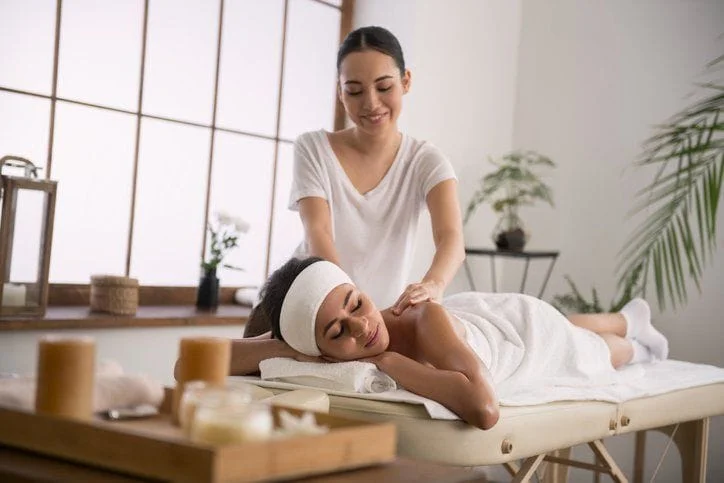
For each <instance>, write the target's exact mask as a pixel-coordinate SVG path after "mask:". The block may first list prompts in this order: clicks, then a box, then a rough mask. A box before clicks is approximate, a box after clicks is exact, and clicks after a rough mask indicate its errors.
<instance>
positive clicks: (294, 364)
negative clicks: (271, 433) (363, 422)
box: [259, 357, 397, 393]
mask: <svg viewBox="0 0 724 483" xmlns="http://www.w3.org/2000/svg"><path fill="white" fill-rule="evenodd" d="M259 370H260V372H261V378H262V379H264V380H274V381H281V382H290V383H293V384H301V385H304V386H312V387H318V388H322V389H330V390H335V391H346V392H358V393H378V392H386V391H394V390H396V389H397V384H396V383H395V380H394V379H392V378H391V377H390V376H388V375H387V374H385V373H384V372H382V371H380V370H379V369H377V366H375V365H374V364H372V363H371V362H360V361H350V362H329V363H326V362H322V363H318V362H299V361H296V360H294V359H290V358H286V357H275V358H273V359H266V360H264V361H262V362H260V363H259Z"/></svg>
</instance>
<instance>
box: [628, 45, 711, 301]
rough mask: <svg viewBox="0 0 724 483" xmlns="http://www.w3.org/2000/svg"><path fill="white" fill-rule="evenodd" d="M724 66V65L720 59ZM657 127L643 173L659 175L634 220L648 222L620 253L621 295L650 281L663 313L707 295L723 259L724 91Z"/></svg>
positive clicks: (640, 162)
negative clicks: (706, 284) (707, 273)
mask: <svg viewBox="0 0 724 483" xmlns="http://www.w3.org/2000/svg"><path fill="white" fill-rule="evenodd" d="M721 60H724V57H722V58H721ZM704 87H705V88H706V89H708V90H710V91H711V92H713V94H711V95H709V96H707V97H705V98H703V99H701V100H699V101H697V102H695V103H694V104H693V105H691V106H689V107H688V108H686V109H684V110H682V111H681V112H680V113H678V114H676V115H675V116H673V117H672V118H671V119H670V120H669V121H667V122H666V123H665V124H663V125H660V126H658V127H657V128H656V129H657V132H656V133H655V134H654V135H653V136H651V137H650V138H649V139H648V140H647V141H646V143H645V144H644V150H643V154H642V156H641V158H640V159H639V160H638V161H637V162H636V163H635V165H636V166H638V167H640V168H655V175H654V178H653V181H652V182H651V183H650V184H649V185H648V186H646V187H645V188H644V189H643V190H641V191H639V192H638V193H637V194H636V203H635V204H634V207H633V209H632V210H631V211H630V213H629V216H634V215H640V214H646V218H645V220H644V221H643V222H642V223H641V224H640V225H639V227H638V228H636V229H635V230H634V231H633V232H632V233H631V235H630V236H629V238H628V241H627V243H626V244H625V245H624V248H623V249H622V250H621V251H620V252H619V264H618V267H617V271H618V274H619V277H618V285H619V287H626V286H627V284H628V285H629V286H630V281H631V280H632V277H633V275H635V274H637V273H638V274H640V276H641V290H642V291H645V288H646V286H647V283H646V282H647V280H648V279H649V278H650V279H651V280H652V282H653V286H654V288H655V291H656V297H657V299H658V303H659V306H660V308H662V309H665V308H666V306H667V305H670V306H671V307H673V308H676V307H677V306H679V305H682V304H684V303H686V301H687V299H688V290H687V284H688V283H689V282H691V283H693V284H694V285H695V286H696V288H697V290H700V288H701V277H702V274H703V269H704V267H705V266H706V264H707V263H708V262H709V261H710V260H711V258H712V255H713V253H714V252H715V251H716V248H717V247H716V219H717V213H718V208H719V202H720V201H721V198H722V194H723V193H724V192H723V191H722V184H723V182H724V124H722V122H721V121H720V119H721V112H722V108H724V92H722V91H723V90H724V86H722V85H718V84H706V85H705V86H704Z"/></svg>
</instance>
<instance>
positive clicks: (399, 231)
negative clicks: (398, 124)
mask: <svg viewBox="0 0 724 483" xmlns="http://www.w3.org/2000/svg"><path fill="white" fill-rule="evenodd" d="M447 179H457V178H456V177H455V171H454V170H453V167H452V165H451V164H450V161H448V159H447V158H446V157H445V156H443V154H442V153H441V152H440V150H439V149H437V148H436V147H435V146H433V145H432V144H430V143H428V142H425V141H418V140H417V139H414V138H412V137H410V136H407V135H405V134H403V135H402V143H401V144H400V148H399V150H398V152H397V157H396V158H395V160H394V162H393V163H392V166H391V167H390V169H389V170H388V171H387V173H386V174H385V176H384V178H382V180H381V181H380V183H379V184H378V185H377V186H376V187H374V188H373V189H372V190H370V191H368V192H367V193H365V194H361V193H360V192H359V191H357V189H356V188H355V187H354V185H353V184H352V182H351V181H350V179H349V178H348V177H347V174H346V173H345V171H344V169H343V168H342V165H341V164H340V163H339V161H338V160H337V157H336V155H335V154H334V151H333V150H332V146H331V144H330V143H329V138H328V137H327V133H326V132H325V131H323V130H321V131H314V132H308V133H305V134H302V135H301V136H299V138H297V140H296V142H295V144H294V179H293V181H292V191H291V196H290V199H289V208H290V209H292V210H295V211H298V210H299V200H301V199H302V198H307V197H318V198H323V199H325V200H327V202H328V203H329V207H330V211H331V217H332V230H333V236H334V244H335V247H336V248H337V254H338V255H339V262H340V265H341V267H342V269H343V270H344V271H346V272H347V274H349V276H350V277H351V278H352V280H353V281H354V282H355V284H356V285H357V287H358V288H359V289H360V290H362V291H363V292H365V293H366V294H368V295H369V296H370V297H372V300H373V301H374V302H375V304H376V305H377V306H378V308H380V309H384V308H387V307H389V306H391V305H392V304H393V303H395V301H396V300H397V297H399V296H400V294H401V293H402V291H403V290H404V288H405V286H406V284H407V282H408V276H409V274H410V269H411V266H412V257H413V254H414V250H415V237H416V235H417V224H418V221H419V218H420V213H421V212H422V211H423V210H424V209H425V208H426V203H425V199H426V197H427V194H428V193H429V192H430V190H431V189H432V188H434V187H435V186H436V185H437V184H438V183H440V182H442V181H445V180H447ZM308 253H309V250H308V247H307V246H306V243H305V242H302V244H301V245H300V246H299V248H298V249H297V251H296V253H295V256H298V257H304V256H307V255H308Z"/></svg>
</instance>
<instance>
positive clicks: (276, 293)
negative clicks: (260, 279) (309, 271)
mask: <svg viewBox="0 0 724 483" xmlns="http://www.w3.org/2000/svg"><path fill="white" fill-rule="evenodd" d="M319 261H322V259H321V258H319V257H309V258H303V259H300V258H292V259H291V260H289V261H288V262H286V263H285V264H284V265H282V266H281V267H279V268H278V269H277V270H275V271H274V273H272V274H271V275H270V276H269V279H268V280H267V281H266V283H265V284H264V287H262V289H261V293H260V301H259V303H258V304H257V305H256V306H255V307H254V308H253V309H252V311H251V314H249V320H248V321H247V323H246V327H244V337H255V336H257V335H261V334H263V333H265V332H267V331H269V330H271V333H272V337H274V338H275V339H279V340H284V338H283V337H282V333H281V329H280V328H279V319H280V318H281V313H282V303H283V302H284V297H286V296H287V292H289V288H290V287H291V286H292V282H294V280H295V279H296V278H297V276H299V274H300V273H302V270H304V269H305V268H307V267H308V266H309V265H311V264H313V263H316V262H319Z"/></svg>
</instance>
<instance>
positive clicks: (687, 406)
mask: <svg viewBox="0 0 724 483" xmlns="http://www.w3.org/2000/svg"><path fill="white" fill-rule="evenodd" d="M244 379H245V380H247V381H248V382H252V383H254V384H258V385H261V386H264V387H266V388H267V389H270V390H271V391H273V392H274V393H277V394H280V393H283V392H285V391H288V390H290V389H297V388H298V387H295V386H296V385H294V384H288V383H283V382H282V383H280V382H274V381H262V380H260V379H258V378H256V379H255V378H248V377H245V378H244ZM328 392H330V391H328ZM328 396H329V402H330V413H331V414H334V415H339V416H344V417H349V418H358V419H364V420H371V421H392V422H394V423H395V425H396V426H397V429H398V454H400V455H402V456H406V457H410V458H415V459H422V460H427V461H431V462H436V463H443V464H450V465H457V466H471V467H472V466H488V465H497V464H502V465H504V466H505V468H506V469H507V470H508V471H509V472H510V473H511V475H513V477H514V478H513V481H529V480H530V478H531V477H532V476H533V475H534V472H535V471H536V470H537V469H538V468H539V466H540V465H541V463H542V462H543V461H548V462H549V463H555V464H549V465H547V467H546V481H565V479H566V477H567V467H569V466H570V467H578V468H584V469H589V470H593V471H595V472H597V473H605V474H609V475H610V476H611V477H612V478H613V480H614V481H619V482H625V481H628V480H627V478H626V476H625V475H624V474H623V472H622V471H621V469H620V468H619V467H618V465H617V464H616V462H615V461H614V459H613V458H612V457H611V455H610V453H609V452H608V451H607V450H606V447H605V446H604V444H603V440H604V439H605V438H608V437H610V436H615V435H620V434H627V433H637V438H636V454H635V461H634V478H633V481H635V482H640V481H642V468H643V455H644V452H643V449H644V445H645V431H646V430H658V431H662V432H664V433H666V434H669V435H673V438H672V440H673V442H674V444H675V445H676V446H677V447H678V449H679V453H680V455H681V460H682V464H681V468H682V474H683V481H685V482H704V481H705V478H706V459H707V441H708V429H709V418H710V417H712V416H716V415H722V414H724V382H718V383H715V384H706V385H702V386H696V387H690V388H687V389H681V390H676V391H672V392H667V393H665V394H659V395H655V396H650V397H643V398H638V399H633V400H628V401H624V402H618V403H614V402H601V401H563V402H552V403H547V404H538V405H531V406H501V409H500V419H499V421H498V423H497V424H496V425H495V426H494V427H493V428H492V429H490V430H487V431H482V430H480V429H477V428H474V427H472V426H469V425H467V424H465V423H463V422H461V421H460V420H443V419H432V418H430V416H429V415H428V413H427V411H426V410H425V408H424V406H421V405H417V404H408V403H404V402H390V401H381V400H371V399H360V398H358V397H349V396H341V395H335V394H334V391H331V392H330V394H329V395H328ZM580 444H586V445H588V446H589V447H590V448H591V450H592V451H593V453H594V454H595V455H596V460H597V463H595V464H592V463H585V462H580V461H574V460H571V459H570V458H569V455H570V448H571V447H573V446H576V445H580ZM519 460H522V463H521V464H520V465H518V464H517V463H516V462H517V461H519Z"/></svg>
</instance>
